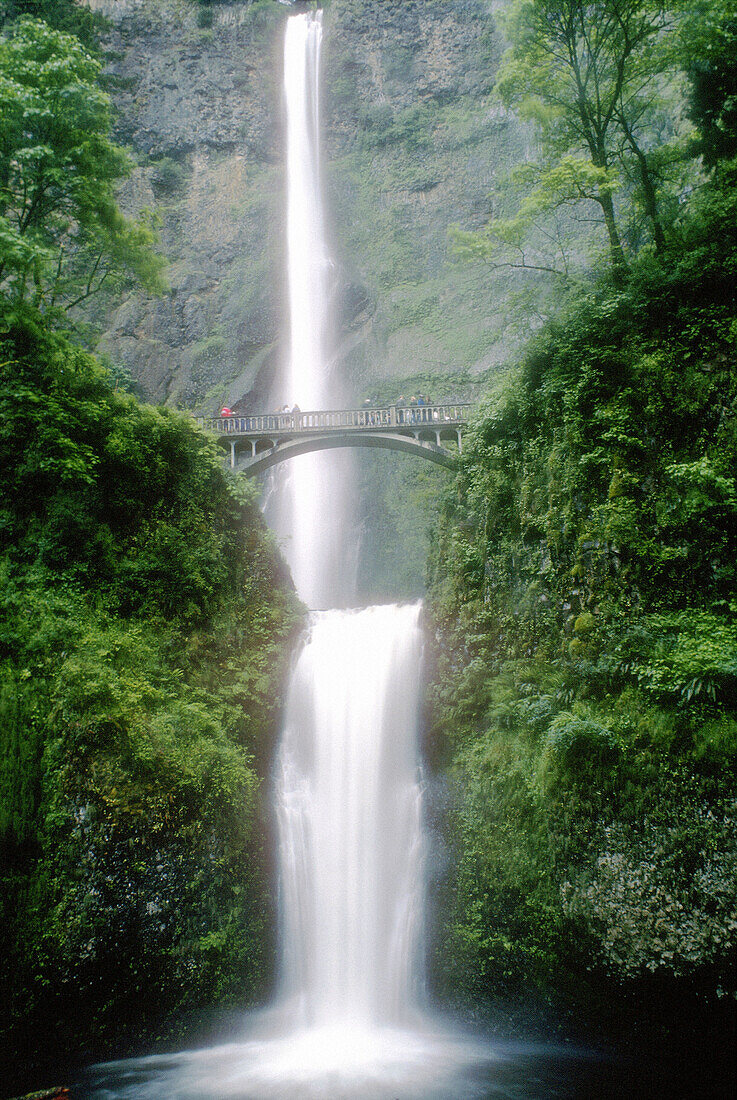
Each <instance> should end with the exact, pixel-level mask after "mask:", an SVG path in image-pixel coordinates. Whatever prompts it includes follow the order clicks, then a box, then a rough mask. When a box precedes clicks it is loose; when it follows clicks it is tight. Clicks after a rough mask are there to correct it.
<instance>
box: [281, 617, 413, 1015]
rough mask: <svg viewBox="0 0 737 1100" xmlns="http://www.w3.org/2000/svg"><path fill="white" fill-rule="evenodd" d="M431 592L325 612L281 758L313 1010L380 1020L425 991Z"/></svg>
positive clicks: (301, 997)
mask: <svg viewBox="0 0 737 1100" xmlns="http://www.w3.org/2000/svg"><path fill="white" fill-rule="evenodd" d="M419 610H420V609H419V605H414V606H404V607H395V606H392V605H389V606H382V607H370V608H367V609H365V610H363V611H358V612H349V611H328V612H323V613H320V614H318V615H317V616H315V618H314V621H313V624H312V632H311V637H310V641H309V643H308V645H307V646H306V647H305V649H304V650H303V652H302V654H301V657H300V659H299V662H298V664H297V667H296V669H295V672H294V675H293V678H292V683H291V687H290V692H289V701H288V705H287V721H286V725H285V729H284V733H283V737H282V743H281V747H280V750H279V758H278V794H277V799H278V802H277V813H278V817H279V846H280V862H281V873H282V906H283V920H282V945H283V958H282V986H283V993H284V995H285V996H286V997H290V998H292V999H294V1001H295V1007H296V1011H297V1013H298V1015H299V1017H300V1018H301V1021H302V1022H304V1023H305V1024H321V1025H325V1024H328V1025H333V1024H338V1025H350V1026H351V1027H354V1026H355V1027H361V1028H367V1027H369V1028H370V1027H373V1026H375V1025H376V1024H377V1023H386V1022H389V1021H391V1022H394V1023H396V1022H400V1021H402V1020H406V1019H407V1017H408V1015H409V1013H410V1012H411V1008H412V1006H414V1005H415V1004H416V1001H417V975H418V974H419V973H420V968H419V967H418V954H419V948H420V940H421V925H422V913H423V907H422V894H423V890H422V862H423V861H422V855H423V834H422V812H421V788H420V784H419V759H418V737H417V715H418V710H419V691H420V676H419V672H420V657H421V634H420V630H419V625H418V617H419Z"/></svg>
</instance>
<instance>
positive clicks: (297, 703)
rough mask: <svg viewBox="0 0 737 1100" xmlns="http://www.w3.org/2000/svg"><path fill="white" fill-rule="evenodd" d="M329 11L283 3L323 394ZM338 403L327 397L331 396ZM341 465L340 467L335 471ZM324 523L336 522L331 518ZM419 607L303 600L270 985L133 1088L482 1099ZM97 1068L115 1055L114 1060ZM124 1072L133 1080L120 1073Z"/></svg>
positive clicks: (295, 254)
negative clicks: (430, 803) (426, 786)
mask: <svg viewBox="0 0 737 1100" xmlns="http://www.w3.org/2000/svg"><path fill="white" fill-rule="evenodd" d="M321 35H322V13H320V12H313V13H306V14H299V15H294V16H291V17H290V18H289V20H288V23H287V34H286V45H285V58H284V64H285V89H286V100H287V114H288V134H289V138H288V146H289V147H288V158H287V159H288V177H289V183H288V186H289V196H288V203H289V217H288V256H289V288H290V326H291V346H292V351H291V361H290V368H289V372H288V377H287V390H288V392H289V394H290V400H292V401H296V402H297V403H298V404H299V405H300V407H301V408H302V409H303V410H307V409H310V408H312V409H315V408H320V407H330V404H331V401H332V402H333V403H335V402H336V401H337V400H338V397H337V396H336V392H335V390H334V389H332V388H331V385H330V382H329V379H328V371H327V368H326V363H325V356H324V351H323V340H324V335H325V330H326V327H327V324H326V323H327V312H328V310H327V304H326V295H327V280H328V275H329V271H330V268H331V265H330V261H329V257H328V254H327V248H326V245H325V237H324V232H323V219H322V214H321V204H320V172H319V156H318V147H319V132H318V118H319V112H318V67H319V57H320V41H321ZM333 407H335V404H333ZM337 459H338V455H337V454H336V452H328V453H327V454H317V455H305V456H302V457H301V458H299V459H295V460H293V462H292V463H290V466H291V467H292V468H291V469H290V471H289V476H288V478H286V479H285V480H284V482H283V484H282V485H281V486H277V489H276V492H277V494H278V493H279V492H280V491H281V492H282V495H283V497H285V498H286V500H287V502H288V507H287V508H282V509H281V511H282V514H284V513H286V515H287V517H288V530H287V539H286V546H285V550H286V553H287V557H288V559H289V561H290V564H291V566H292V571H293V576H294V579H295V583H296V586H297V591H298V593H299V595H300V596H301V598H302V599H303V600H304V601H305V602H306V603H307V604H308V606H310V607H313V608H314V607H325V606H327V605H329V604H330V603H333V605H335V604H336V603H341V604H342V603H344V602H345V601H344V588H343V585H342V577H343V576H344V575H345V573H346V568H345V562H344V561H343V560H341V554H343V553H344V551H343V547H344V546H345V541H344V539H343V538H342V537H341V534H342V532H341V527H342V529H345V528H347V527H348V526H349V525H350V516H349V514H348V510H347V508H346V501H347V500H348V498H349V494H348V492H347V491H346V489H345V486H346V479H345V472H344V470H340V469H339V467H338V463H337ZM336 469H337V471H338V472H336ZM328 519H330V520H331V521H332V525H330V524H329V523H328ZM419 617H420V605H419V604H413V605H403V606H397V605H385V606H379V607H369V608H365V609H363V610H357V611H355V610H353V611H351V610H348V611H345V610H333V611H317V612H313V614H312V618H311V623H310V631H309V637H308V640H307V642H306V644H305V646H304V649H303V650H302V652H301V654H300V656H299V658H298V661H297V663H296V666H295V669H294V672H293V675H292V679H291V683H290V686H289V694H288V702H287V708H286V720H285V726H284V730H283V733H282V738H281V742H280V746H279V749H278V753H277V760H276V769H275V784H274V797H275V808H276V817H277V823H278V847H279V852H278V856H279V871H280V922H281V927H280V944H281V958H280V988H279V992H278V996H277V1001H276V1003H275V1005H274V1007H273V1008H272V1009H270V1010H268V1011H267V1012H265V1013H263V1014H261V1016H260V1017H259V1018H258V1019H255V1020H254V1019H252V1020H251V1022H250V1026H249V1031H250V1037H248V1038H241V1039H239V1041H237V1042H232V1043H230V1044H227V1045H224V1046H223V1045H221V1046H217V1047H210V1048H206V1049H202V1050H193V1051H186V1052H180V1053H178V1054H174V1055H168V1056H167V1055H164V1056H156V1057H154V1058H150V1059H138V1060H135V1061H128V1062H125V1063H122V1064H121V1065H122V1066H123V1067H124V1068H123V1069H122V1070H120V1072H121V1073H122V1074H123V1076H122V1077H121V1078H119V1080H122V1081H123V1082H124V1084H123V1085H122V1086H119V1087H118V1088H117V1090H116V1091H112V1090H111V1089H110V1087H109V1085H108V1086H107V1087H105V1088H103V1089H102V1090H101V1091H100V1092H95V1093H94V1094H93V1095H94V1096H97V1097H103V1096H104V1097H105V1098H108V1100H109V1098H112V1097H121V1098H123V1097H125V1098H126V1100H160V1098H161V1097H162V1096H166V1097H167V1098H168V1100H224V1098H233V1100H236V1098H237V1100H268V1098H274V1100H277V1098H278V1100H294V1098H295V1097H299V1098H300V1100H305V1098H315V1100H317V1098H319V1100H343V1098H345V1100H349V1098H350V1100H357V1098H365V1100H396V1098H400V1097H401V1098H412V1100H420V1098H422V1100H429V1098H431V1097H432V1098H443V1100H447V1098H449V1097H471V1096H475V1095H481V1094H485V1091H486V1090H485V1089H484V1088H482V1089H481V1091H480V1092H479V1090H478V1085H477V1083H475V1082H474V1081H473V1074H472V1073H471V1076H468V1072H469V1071H470V1069H471V1067H472V1066H473V1065H474V1064H477V1063H478V1061H479V1053H480V1052H479V1049H478V1047H477V1045H476V1044H474V1043H472V1042H470V1041H469V1040H466V1039H464V1038H462V1037H461V1036H459V1035H455V1034H453V1033H449V1032H447V1031H446V1030H444V1029H443V1028H441V1027H438V1026H437V1025H436V1024H434V1023H432V1022H431V1021H430V1020H429V1019H428V1018H427V1016H424V1015H423V1014H422V1012H421V1001H422V997H421V986H422V976H423V973H424V967H423V962H422V925H423V913H424V882H423V878H424V854H425V853H424V839H423V829H422V784H421V775H420V760H419V729H418V725H419V721H418V715H419V701H420V687H421V653H422V638H421V632H420V626H419ZM108 1068H109V1067H108ZM130 1080H132V1081H133V1083H132V1084H127V1083H126V1082H128V1081H130Z"/></svg>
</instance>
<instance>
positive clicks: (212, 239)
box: [95, 0, 283, 408]
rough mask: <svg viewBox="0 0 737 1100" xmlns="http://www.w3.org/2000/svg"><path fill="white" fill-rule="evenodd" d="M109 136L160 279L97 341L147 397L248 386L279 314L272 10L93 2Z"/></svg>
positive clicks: (184, 396)
mask: <svg viewBox="0 0 737 1100" xmlns="http://www.w3.org/2000/svg"><path fill="white" fill-rule="evenodd" d="M95 6H97V7H99V8H101V9H102V10H103V11H104V12H105V14H106V15H108V17H109V19H110V21H111V33H110V36H109V41H108V43H107V47H108V49H109V50H110V51H111V58H112V60H111V62H110V65H109V75H110V78H111V82H112V86H113V89H114V92H113V94H114V99H115V103H116V107H117V137H118V139H119V140H120V141H122V142H124V143H125V144H127V145H129V146H131V147H132V148H133V150H134V152H135V154H136V158H137V161H138V167H137V168H136V170H135V171H134V173H133V176H132V178H131V179H130V181H129V182H128V184H127V185H126V187H125V189H124V192H123V194H122V196H121V202H122V205H123V206H124V208H125V209H126V210H128V211H134V210H135V211H137V210H141V209H151V210H155V211H156V212H157V214H158V216H159V217H160V219H161V238H162V245H163V249H164V251H165V252H166V254H167V256H168V257H169V258H170V260H171V268H170V271H169V280H170V284H171V291H170V293H169V294H167V295H166V296H165V297H163V298H161V299H158V300H152V299H146V298H143V297H141V296H140V295H137V294H132V295H130V296H129V297H127V298H126V300H124V301H123V302H122V303H121V302H116V303H115V304H114V306H113V308H111V309H110V310H109V312H108V313H107V315H106V317H105V319H104V330H105V331H104V336H103V339H102V342H101V350H103V351H104V352H105V353H106V354H108V355H109V356H110V357H111V358H112V359H113V360H116V361H118V362H122V363H123V364H124V365H125V366H126V367H127V368H128V369H129V370H130V372H131V374H132V375H133V377H134V378H135V379H136V381H137V382H138V383H139V385H140V386H141V388H142V389H143V391H144V393H145V394H146V396H147V397H148V398H150V399H152V400H154V401H159V402H163V401H166V402H167V403H170V404H178V405H181V406H183V407H189V408H192V407H201V408H207V407H214V406H215V405H216V404H217V403H218V402H219V401H222V400H225V399H228V400H235V398H236V397H240V396H241V395H242V394H243V393H246V392H247V391H248V390H250V389H251V387H252V386H253V384H254V381H255V380H257V378H258V376H259V371H260V369H261V367H262V365H263V362H264V360H265V359H267V358H268V356H269V354H270V353H272V351H273V349H274V347H275V343H276V341H277V338H278V333H279V329H280V325H281V310H280V308H279V306H278V302H279V297H280V295H279V280H280V278H281V276H280V274H279V273H280V270H281V267H282V258H281V249H282V241H281V232H280V218H281V209H282V206H283V202H282V170H281V156H282V154H281V140H280V109H281V99H280V82H281V56H280V55H281V46H280V34H279V28H280V24H281V13H282V11H283V9H282V8H281V7H280V6H278V5H276V4H274V5H268V6H267V7H266V8H263V7H261V8H258V9H257V8H256V7H255V6H253V5H251V4H245V3H244V4H233V5H221V6H214V7H213V9H212V12H211V13H207V12H206V15H209V14H211V15H212V25H211V26H201V25H200V22H201V21H203V20H202V12H203V9H202V8H200V6H199V5H198V4H196V3H195V2H194V0H103V2H102V3H101V2H99V0H98V3H97V4H96V5H95Z"/></svg>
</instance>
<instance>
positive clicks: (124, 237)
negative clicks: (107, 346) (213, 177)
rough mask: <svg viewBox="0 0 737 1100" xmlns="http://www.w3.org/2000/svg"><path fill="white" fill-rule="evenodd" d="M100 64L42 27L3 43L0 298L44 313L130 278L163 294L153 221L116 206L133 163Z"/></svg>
mask: <svg viewBox="0 0 737 1100" xmlns="http://www.w3.org/2000/svg"><path fill="white" fill-rule="evenodd" d="M100 67H101V66H100V62H99V61H98V60H97V59H95V58H94V57H92V56H91V55H90V53H89V52H88V51H87V50H86V49H85V47H84V46H83V45H82V44H81V43H80V41H79V40H78V39H77V38H76V37H74V36H72V35H69V34H65V33H63V32H61V31H57V30H53V29H51V28H50V27H49V26H48V25H47V24H46V23H43V22H41V21H40V20H36V19H30V18H23V19H21V20H19V21H18V22H17V23H16V24H14V25H13V26H12V28H11V31H10V34H9V36H8V37H7V38H2V39H0V292H1V293H2V294H3V295H4V296H5V297H6V299H10V300H11V301H14V302H16V303H19V302H20V303H22V302H30V303H31V304H32V305H33V306H35V307H36V308H38V309H40V310H42V311H45V312H50V311H54V310H56V309H59V308H64V309H71V308H72V307H73V306H75V305H78V304H79V303H80V302H82V301H83V300H85V299H86V298H88V297H90V296H91V295H93V294H95V293H97V292H98V291H99V290H100V289H101V288H102V287H103V285H105V284H106V283H115V282H118V283H120V282H122V281H124V280H126V279H131V278H135V279H137V280H138V281H140V282H141V283H142V285H143V286H144V287H145V288H147V289H148V290H151V291H154V292H157V291H158V292H160V291H161V290H162V289H163V283H162V278H161V271H162V267H163V264H164V261H163V259H162V258H161V257H160V256H157V255H156V254H155V253H154V251H153V248H152V246H153V244H154V242H155V235H154V233H153V231H152V225H151V219H150V218H148V219H146V218H145V217H144V218H142V219H141V220H139V221H130V220H128V219H126V218H125V217H124V216H123V215H122V214H121V212H120V210H119V209H118V206H117V203H116V201H115V193H114V187H115V184H116V183H118V182H119V181H120V180H121V179H124V178H125V177H126V176H127V175H128V174H129V172H130V170H131V161H130V158H129V157H128V155H127V154H126V152H125V151H124V150H123V149H122V148H121V147H120V146H118V145H116V144H115V143H114V142H112V141H111V140H110V138H109V133H110V127H111V114H110V99H109V97H108V96H107V95H106V94H105V93H104V92H103V91H102V90H101V88H100V87H99V83H98V78H99V75H100Z"/></svg>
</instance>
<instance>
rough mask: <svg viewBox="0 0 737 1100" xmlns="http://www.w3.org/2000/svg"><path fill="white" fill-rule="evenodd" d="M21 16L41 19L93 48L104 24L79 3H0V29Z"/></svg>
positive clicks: (2, 0) (73, 0)
mask: <svg viewBox="0 0 737 1100" xmlns="http://www.w3.org/2000/svg"><path fill="white" fill-rule="evenodd" d="M22 16H32V17H33V18H34V19H42V20H43V21H44V23H47V24H48V25H49V26H50V27H53V28H54V29H55V30H58V31H64V32H65V33H66V34H73V35H76V37H77V38H79V39H80V40H81V41H82V42H83V43H84V44H85V46H87V47H88V49H89V48H94V47H95V45H96V44H97V39H98V36H99V35H100V34H101V32H102V31H103V30H104V29H105V27H106V26H107V22H106V20H105V19H104V18H103V17H102V16H101V15H100V14H99V13H98V12H94V11H90V9H89V8H88V7H86V6H85V4H84V3H82V2H80V0H0V28H2V27H3V26H4V25H5V24H6V23H11V22H13V21H14V20H16V19H19V18H21V17H22Z"/></svg>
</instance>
